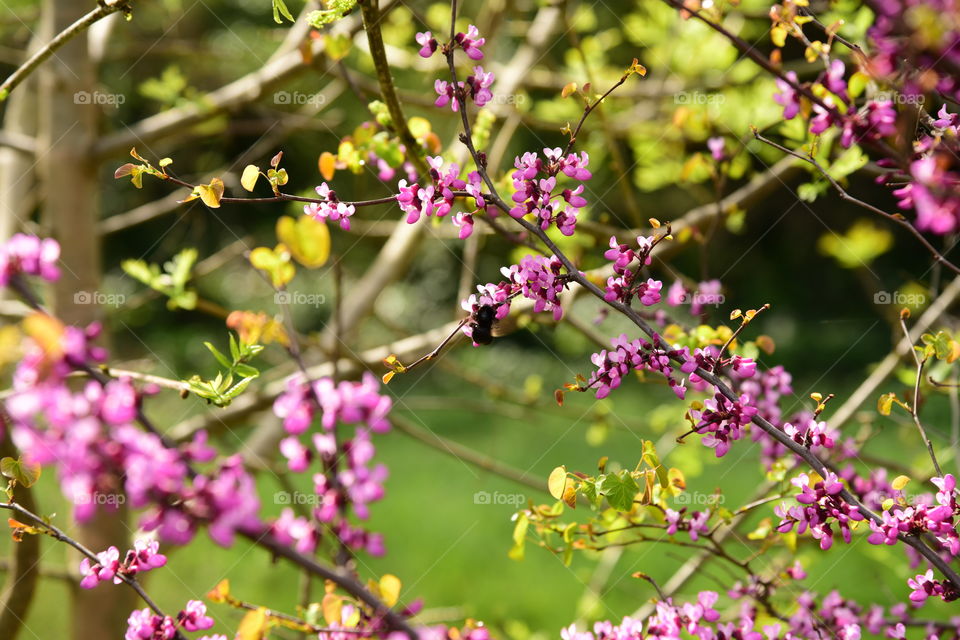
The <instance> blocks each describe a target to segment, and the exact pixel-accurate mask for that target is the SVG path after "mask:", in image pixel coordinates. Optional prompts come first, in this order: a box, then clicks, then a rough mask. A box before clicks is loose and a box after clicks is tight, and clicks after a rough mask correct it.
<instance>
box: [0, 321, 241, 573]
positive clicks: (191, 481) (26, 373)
mask: <svg viewBox="0 0 960 640" xmlns="http://www.w3.org/2000/svg"><path fill="white" fill-rule="evenodd" d="M24 328H25V332H26V335H27V338H26V340H25V341H24V355H23V358H22V359H21V360H20V362H19V363H18V364H17V367H16V370H15V371H14V374H13V385H12V389H11V394H10V395H9V396H8V397H7V398H6V399H5V408H6V411H7V414H8V415H9V417H10V419H11V426H12V429H11V435H12V438H13V441H14V444H16V446H17V448H18V449H20V450H21V451H22V452H23V454H24V456H25V458H26V459H28V460H30V461H31V462H35V463H37V464H41V465H52V466H54V467H56V469H57V475H58V478H59V481H60V487H61V491H62V492H63V494H64V496H65V497H66V498H67V499H68V500H70V501H71V502H72V503H73V504H74V507H75V511H74V516H75V517H76V519H77V520H78V521H80V522H83V521H86V520H89V519H90V518H91V517H92V516H93V514H94V513H95V511H96V509H97V508H98V507H103V508H106V509H116V508H117V506H118V505H119V504H120V502H121V501H122V498H123V497H122V496H120V495H118V493H119V492H122V493H124V494H125V497H126V499H128V500H129V503H130V505H131V506H132V507H134V508H138V507H150V509H149V510H148V511H147V512H146V513H145V514H144V515H143V518H142V520H141V523H140V524H141V527H143V528H144V530H146V531H152V530H154V529H157V530H159V534H160V537H161V538H162V539H163V540H165V541H170V542H176V543H185V542H188V541H189V540H190V539H191V538H192V537H193V535H194V534H195V532H196V530H197V527H198V526H199V525H200V524H206V525H208V531H209V533H210V536H211V537H212V538H213V539H214V540H215V541H216V542H218V543H219V544H222V545H229V544H231V543H232V541H233V536H234V533H235V532H236V531H237V530H238V529H241V528H245V527H254V526H256V525H257V524H258V523H259V520H258V518H257V512H258V511H259V501H258V500H257V497H256V492H255V491H254V490H253V480H252V478H251V477H250V476H249V474H248V473H247V472H246V470H245V469H244V467H243V464H242V460H241V458H240V457H233V458H230V459H227V460H226V461H225V462H224V463H222V464H221V465H219V466H218V468H216V469H214V470H212V471H211V472H210V475H205V474H202V473H201V474H197V475H196V476H194V475H193V474H192V473H191V470H190V465H191V464H192V463H194V462H208V461H210V460H212V459H213V458H214V456H215V455H216V452H215V451H214V450H213V449H211V448H210V447H208V446H206V434H205V433H203V432H200V433H198V434H196V436H195V438H194V440H193V442H189V443H185V444H182V445H180V446H178V447H176V448H168V447H167V446H166V445H165V444H164V442H163V440H162V439H161V438H160V436H158V435H157V434H155V433H152V432H148V431H144V430H142V429H141V428H139V427H138V426H137V425H136V424H135V421H136V420H138V419H139V408H140V404H141V402H142V396H141V393H139V392H138V391H137V390H136V389H135V388H134V386H133V384H132V383H131V382H130V380H127V379H118V380H111V381H108V382H106V383H105V384H101V383H100V382H98V381H89V382H87V383H86V384H84V385H82V386H81V387H80V388H79V389H76V388H75V387H74V386H73V385H71V384H69V382H70V381H69V379H68V377H69V376H70V374H72V373H73V372H74V371H88V370H90V369H91V368H93V367H96V366H98V365H99V363H101V362H103V361H104V360H105V359H106V352H105V351H104V350H103V349H102V348H100V347H97V346H95V345H94V344H93V340H94V339H95V338H96V337H97V335H98V334H99V327H98V326H96V325H94V326H91V327H88V328H87V329H85V330H84V329H80V328H78V327H69V326H63V325H62V324H60V323H59V321H57V320H55V319H54V318H51V317H49V316H46V315H44V314H36V315H34V316H32V317H30V318H28V320H27V321H26V322H25V323H24ZM152 391H153V389H150V388H147V389H145V390H144V392H152ZM103 568H106V566H105V565H104V567H103ZM106 574H109V570H107V571H106Z"/></svg>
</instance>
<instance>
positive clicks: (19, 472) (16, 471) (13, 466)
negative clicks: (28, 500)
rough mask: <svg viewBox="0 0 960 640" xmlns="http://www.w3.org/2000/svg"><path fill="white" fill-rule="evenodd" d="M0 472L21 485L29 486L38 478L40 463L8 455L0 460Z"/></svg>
mask: <svg viewBox="0 0 960 640" xmlns="http://www.w3.org/2000/svg"><path fill="white" fill-rule="evenodd" d="M0 473H2V474H3V475H4V477H7V478H10V479H11V480H16V482H17V484H19V485H21V486H23V487H31V486H33V485H34V484H35V483H36V482H37V480H39V479H40V465H39V464H36V463H30V462H24V461H23V458H16V459H14V458H11V457H9V456H8V457H6V458H3V459H2V460H0Z"/></svg>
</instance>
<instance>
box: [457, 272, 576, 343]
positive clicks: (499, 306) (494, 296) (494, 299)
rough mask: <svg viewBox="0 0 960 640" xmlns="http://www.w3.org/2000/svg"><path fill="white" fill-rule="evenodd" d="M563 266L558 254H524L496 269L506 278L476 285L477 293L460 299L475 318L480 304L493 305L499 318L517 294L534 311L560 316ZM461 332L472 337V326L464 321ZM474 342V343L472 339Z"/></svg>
mask: <svg viewBox="0 0 960 640" xmlns="http://www.w3.org/2000/svg"><path fill="white" fill-rule="evenodd" d="M563 271H564V266H563V263H562V262H561V261H560V259H559V258H557V257H556V256H550V257H549V258H548V257H546V256H543V255H539V254H537V255H526V256H524V257H523V258H522V259H521V260H520V263H519V264H514V265H510V266H509V267H501V269H500V272H501V273H502V274H503V275H504V277H506V278H507V280H505V281H501V282H500V283H498V284H492V283H488V284H485V285H477V293H474V294H471V295H470V297H468V298H467V299H466V300H464V301H462V302H461V303H460V306H461V307H463V309H464V310H465V311H467V312H468V313H470V316H471V317H473V318H475V317H476V314H477V312H478V311H479V310H480V308H481V307H485V306H486V307H492V308H493V309H495V316H494V317H495V319H496V320H502V319H503V318H505V317H507V314H508V313H510V302H511V300H512V299H513V298H515V297H517V296H523V297H524V298H526V299H528V300H531V301H533V310H534V312H536V313H540V312H548V313H552V314H553V319H554V320H560V318H562V317H563V306H562V305H561V302H560V294H561V293H563V291H564V289H566V288H567V285H568V284H569V278H568V276H567V274H564V273H563ZM462 331H463V333H464V335H466V336H468V337H470V338H473V326H472V324H471V323H466V324H464V326H463V328H462ZM474 345H478V343H477V342H474Z"/></svg>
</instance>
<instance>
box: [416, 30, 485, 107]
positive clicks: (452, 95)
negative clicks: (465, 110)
mask: <svg viewBox="0 0 960 640" xmlns="http://www.w3.org/2000/svg"><path fill="white" fill-rule="evenodd" d="M416 40H417V43H418V44H419V45H420V51H419V53H420V56H421V57H423V58H429V57H431V56H432V55H433V54H434V53H436V52H437V50H438V49H441V47H440V43H439V42H437V39H436V38H434V37H433V34H432V33H430V32H429V31H424V32H422V33H418V34H417V37H416ZM485 43H486V39H485V38H481V37H480V32H479V31H478V30H477V28H476V27H475V26H473V25H470V26H469V27H468V28H467V32H466V33H462V32H460V33H457V34H456V35H455V36H454V37H453V42H452V43H451V44H450V45H444V46H443V47H442V50H443V52H444V53H446V52H449V51H450V47H451V46H452V47H459V48H461V49H463V51H464V53H466V54H467V57H469V58H470V59H471V60H481V59H482V58H483V51H481V50H480V47H482V46H483V45H484V44H485ZM492 84H493V73H492V72H490V71H484V70H483V67H481V66H479V65H477V66H475V67H474V68H473V73H472V74H471V75H468V76H467V79H466V81H460V82H457V84H456V86H454V84H453V83H452V82H447V81H445V80H440V79H437V80H436V81H435V82H434V90H435V91H436V92H437V95H438V98H437V100H436V102H435V103H434V104H435V105H436V106H438V107H445V106H447V105H448V104H449V105H450V108H451V109H452V110H453V111H454V112H456V111H459V110H460V101H461V100H466V99H467V98H468V97H469V98H470V99H471V100H473V101H474V103H476V105H477V106H478V107H482V106H483V105H485V104H487V103H488V102H490V100H491V99H492V98H493V94H492V93H491V92H490V86H491V85H492Z"/></svg>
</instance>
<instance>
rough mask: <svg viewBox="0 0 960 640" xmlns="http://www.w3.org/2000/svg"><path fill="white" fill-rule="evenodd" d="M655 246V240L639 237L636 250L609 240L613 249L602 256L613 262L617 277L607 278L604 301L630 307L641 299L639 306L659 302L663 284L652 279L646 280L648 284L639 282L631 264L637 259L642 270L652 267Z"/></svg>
mask: <svg viewBox="0 0 960 640" xmlns="http://www.w3.org/2000/svg"><path fill="white" fill-rule="evenodd" d="M654 244H655V240H654V238H650V237H646V236H639V237H638V238H637V249H636V250H634V249H633V248H631V247H630V245H628V244H625V243H621V242H619V241H617V238H616V237H614V236H611V237H610V248H609V249H607V251H606V252H605V253H604V254H603V257H604V258H606V259H607V260H610V261H612V262H613V273H614V275H612V276H610V277H609V278H607V286H606V290H605V291H606V292H605V293H604V296H603V297H604V299H605V300H607V301H608V302H613V301H615V300H616V301H619V302H622V303H623V304H626V305H629V304H630V302H631V301H632V300H633V298H635V297H636V298H638V299H639V300H640V304H642V305H643V306H645V307H650V306H653V305H655V304H657V303H658V302H660V290H661V289H662V288H663V283H662V282H661V281H659V280H654V279H653V278H647V280H646V282H643V281H638V278H637V275H638V274H637V273H635V272H634V271H632V270H631V269H629V268H628V267H629V265H630V264H631V263H633V261H634V260H637V261H638V262H639V265H640V268H642V267H644V266H646V265H649V264H650V262H651V258H650V252H651V251H652V250H653V247H654Z"/></svg>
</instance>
